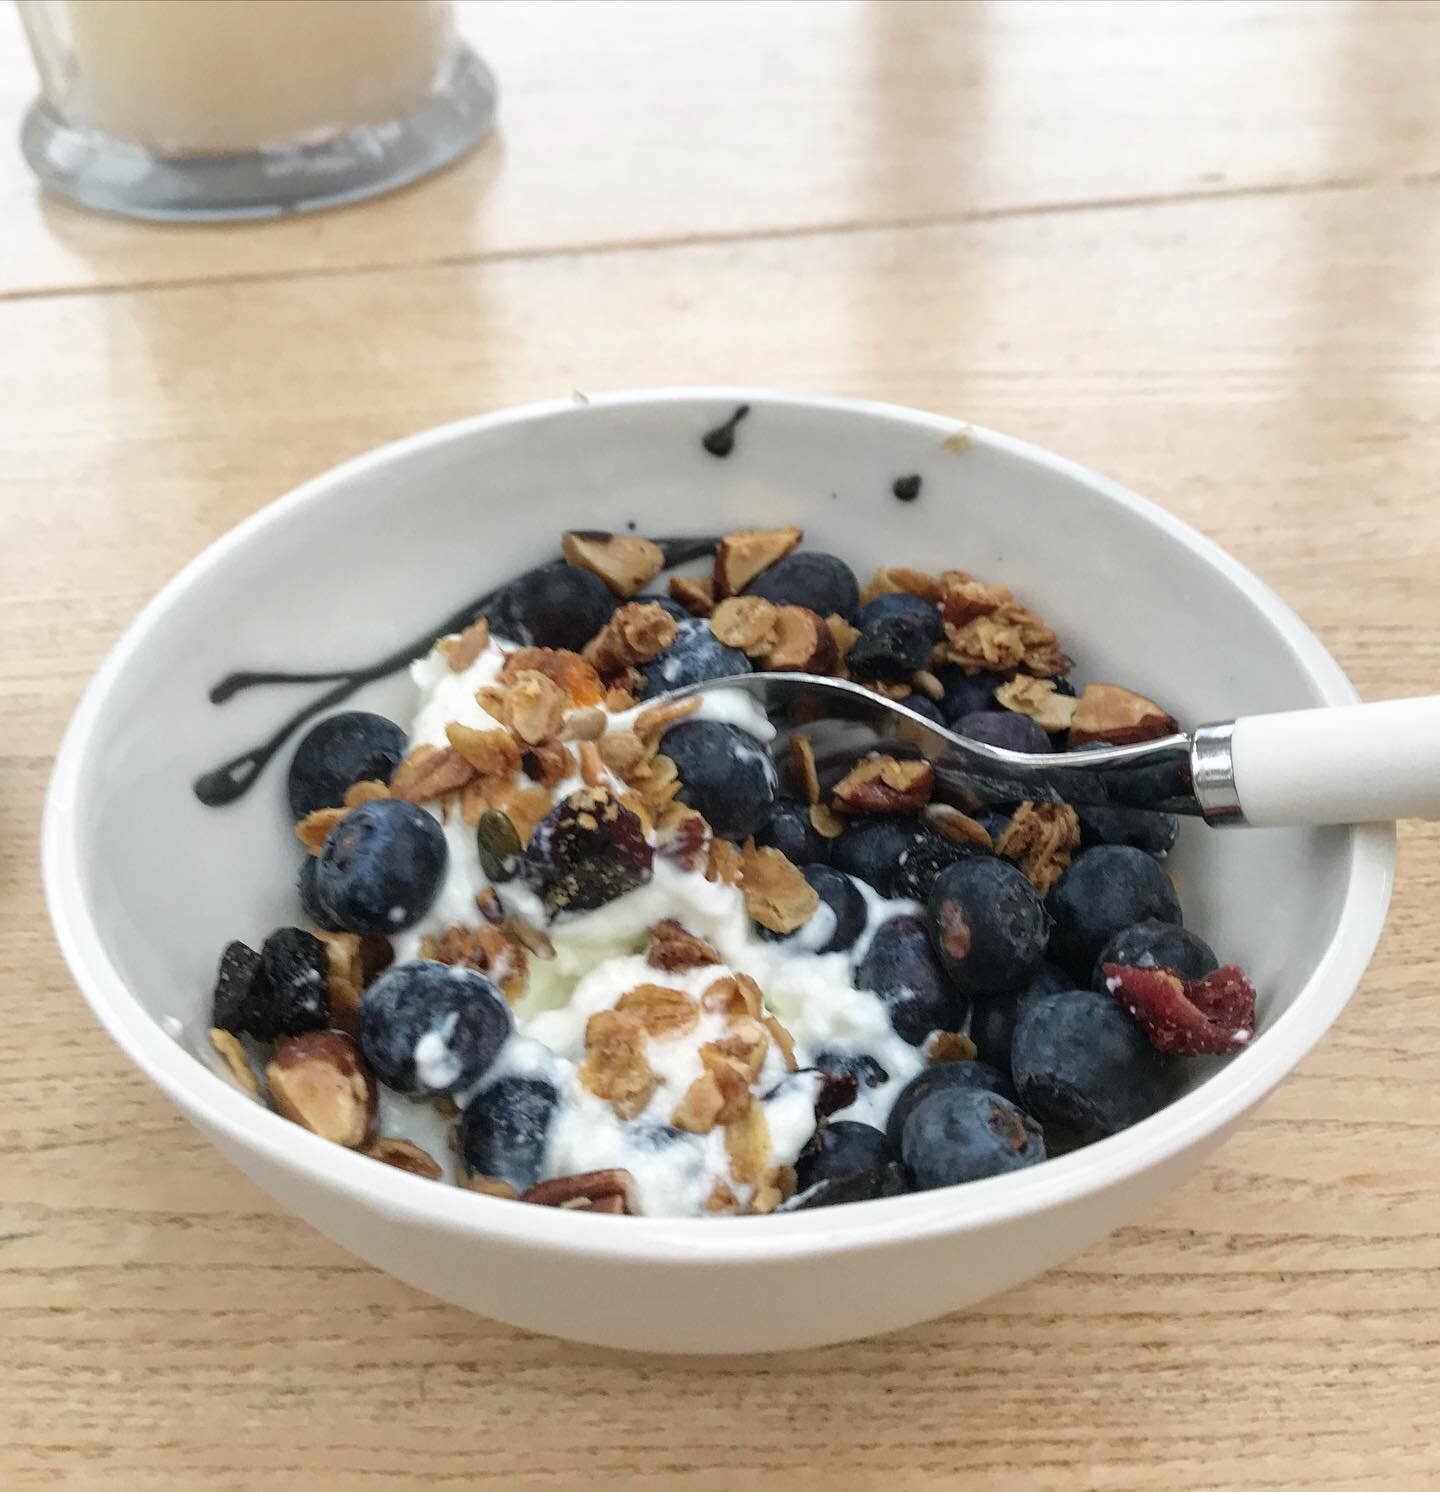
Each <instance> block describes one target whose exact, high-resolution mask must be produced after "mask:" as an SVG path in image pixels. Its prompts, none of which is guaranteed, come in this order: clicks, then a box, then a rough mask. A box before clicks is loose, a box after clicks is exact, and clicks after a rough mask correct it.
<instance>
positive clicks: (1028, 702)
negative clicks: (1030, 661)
mask: <svg viewBox="0 0 1440 1492" xmlns="http://www.w3.org/2000/svg"><path fill="white" fill-rule="evenodd" d="M995 698H996V699H997V700H998V701H999V702H1000V703H1001V704H1002V705H1004V706H1005V708H1006V709H1007V710H1014V711H1015V713H1016V714H1017V715H1028V716H1029V717H1030V718H1031V719H1032V720H1033V721H1034V722H1035V723H1036V725H1038V726H1040V728H1041V729H1042V730H1048V731H1060V730H1065V729H1067V728H1068V727H1069V725H1070V722H1071V720H1072V719H1073V718H1074V715H1075V712H1076V710H1078V709H1079V708H1080V701H1079V700H1078V699H1075V698H1074V697H1073V696H1072V695H1068V694H1061V693H1060V692H1059V691H1058V690H1057V689H1056V687H1055V681H1054V679H1035V678H1031V677H1030V675H1029V674H1023V673H1022V674H1016V675H1015V677H1014V678H1013V679H1011V680H1010V682H1009V683H1008V684H1002V685H1001V686H1000V687H999V688H998V689H997V690H996V691H995Z"/></svg>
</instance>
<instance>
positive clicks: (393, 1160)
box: [361, 1135, 445, 1181]
mask: <svg viewBox="0 0 1440 1492" xmlns="http://www.w3.org/2000/svg"><path fill="white" fill-rule="evenodd" d="M361 1154H362V1155H368V1156H369V1157H370V1159H371V1160H378V1161H383V1162H384V1163H385V1164H386V1165H387V1166H394V1167H395V1169H396V1170H397V1171H409V1172H410V1174H411V1175H412V1176H423V1177H425V1179H426V1180H427V1181H439V1180H440V1178H441V1177H442V1176H443V1175H444V1174H445V1172H444V1171H443V1170H442V1169H441V1167H440V1165H439V1163H438V1162H437V1161H436V1160H435V1159H434V1157H433V1156H431V1155H429V1154H427V1153H426V1152H425V1151H424V1150H422V1149H421V1148H420V1147H419V1146H418V1145H412V1144H411V1143H410V1141H409V1140H397V1139H393V1138H391V1137H389V1136H387V1135H382V1136H381V1137H380V1138H379V1139H378V1140H372V1141H371V1142H370V1143H369V1144H368V1145H366V1146H365V1148H364V1149H363V1150H362V1151H361Z"/></svg>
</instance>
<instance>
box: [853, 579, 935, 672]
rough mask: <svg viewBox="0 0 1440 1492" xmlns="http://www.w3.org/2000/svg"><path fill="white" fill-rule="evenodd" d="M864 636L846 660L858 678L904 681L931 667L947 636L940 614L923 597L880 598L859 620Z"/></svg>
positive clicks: (871, 603)
mask: <svg viewBox="0 0 1440 1492" xmlns="http://www.w3.org/2000/svg"><path fill="white" fill-rule="evenodd" d="M855 625H856V626H857V627H858V628H859V629H860V636H859V637H858V638H857V639H856V641H855V642H854V644H853V645H852V646H851V648H850V651H849V653H848V654H847V655H846V660H847V662H848V663H849V666H850V672H851V673H852V674H853V675H854V676H855V677H856V678H857V679H867V680H868V679H890V680H894V681H904V680H907V679H909V677H910V675H911V674H912V673H914V672H915V670H916V669H917V668H928V667H929V666H930V655H931V653H933V652H934V651H935V644H936V643H937V642H939V641H940V639H941V637H942V636H943V635H944V631H943V628H942V627H941V624H940V612H939V610H938V609H937V608H936V607H935V606H934V605H933V604H932V603H931V602H929V601H926V600H924V599H923V598H922V597H920V596H906V595H892V596H877V597H876V598H875V600H873V601H871V602H870V603H869V605H867V606H862V607H861V608H860V611H859V613H858V614H857V616H856V618H855Z"/></svg>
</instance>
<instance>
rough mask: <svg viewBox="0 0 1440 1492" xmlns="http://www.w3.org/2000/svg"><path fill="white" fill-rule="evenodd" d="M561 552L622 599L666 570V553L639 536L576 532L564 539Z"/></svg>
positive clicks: (588, 531)
mask: <svg viewBox="0 0 1440 1492" xmlns="http://www.w3.org/2000/svg"><path fill="white" fill-rule="evenodd" d="M560 553H561V554H563V555H564V556H565V558H566V560H567V561H569V563H570V564H572V565H578V566H579V567H580V569H582V570H589V571H590V573H591V574H592V575H598V576H599V577H600V579H601V580H603V581H604V582H605V584H606V585H608V586H609V587H610V589H611V590H612V591H613V592H614V593H615V594H616V595H617V596H619V597H620V598H621V599H622V600H625V599H627V598H629V597H630V596H633V595H634V594H635V592H636V591H638V590H639V589H640V588H641V587H642V586H644V585H648V584H649V583H650V581H652V580H654V578H655V577H656V576H657V575H658V574H659V573H660V571H661V570H662V569H664V567H665V552H664V550H662V549H661V548H660V546H659V545H658V544H652V543H651V542H650V540H649V539H642V538H640V537H639V536H638V535H636V534H607V533H600V532H594V531H591V530H587V529H579V530H574V531H572V532H570V533H568V534H563V535H562V536H561V538H560Z"/></svg>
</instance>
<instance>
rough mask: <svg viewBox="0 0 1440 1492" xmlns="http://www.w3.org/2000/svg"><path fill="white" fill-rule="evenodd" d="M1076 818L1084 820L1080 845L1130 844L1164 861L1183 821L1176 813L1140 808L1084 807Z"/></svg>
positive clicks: (1082, 846) (1076, 814)
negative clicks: (1148, 811) (1152, 811)
mask: <svg viewBox="0 0 1440 1492" xmlns="http://www.w3.org/2000/svg"><path fill="white" fill-rule="evenodd" d="M1075 817H1076V818H1078V819H1079V820H1080V845H1081V848H1083V849H1087V850H1088V849H1089V848H1090V847H1091V846H1092V845H1097V844H1128V845H1132V846H1133V847H1134V848H1135V849H1137V850H1144V851H1145V853H1146V854H1147V855H1154V856H1155V858H1156V859H1157V860H1163V859H1164V858H1165V856H1166V855H1168V854H1169V853H1170V851H1171V850H1172V849H1173V848H1174V846H1175V840H1176V838H1177V837H1178V836H1179V833H1180V820H1179V818H1178V817H1177V816H1176V815H1175V814H1173V813H1147V812H1145V811H1144V810H1143V809H1139V808H1105V807H1100V808H1082V807H1080V806H1079V805H1078V804H1077V805H1076V808H1075Z"/></svg>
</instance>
